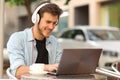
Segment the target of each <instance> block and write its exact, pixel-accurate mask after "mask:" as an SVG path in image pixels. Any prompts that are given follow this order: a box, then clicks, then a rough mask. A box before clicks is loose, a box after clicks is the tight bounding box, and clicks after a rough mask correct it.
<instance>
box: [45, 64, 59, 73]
mask: <svg viewBox="0 0 120 80" xmlns="http://www.w3.org/2000/svg"><path fill="white" fill-rule="evenodd" d="M58 66H59V64H58V63H56V64H47V65H45V67H44V70H45V71H48V72H52V71H56V70H57V69H58Z"/></svg>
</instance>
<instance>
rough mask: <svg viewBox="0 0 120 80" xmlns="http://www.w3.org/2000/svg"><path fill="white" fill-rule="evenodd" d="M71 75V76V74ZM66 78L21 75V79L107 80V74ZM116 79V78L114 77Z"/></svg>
mask: <svg viewBox="0 0 120 80" xmlns="http://www.w3.org/2000/svg"><path fill="white" fill-rule="evenodd" d="M71 77H73V76H71ZM71 77H70V78H68V77H65V76H64V77H62V78H60V77H56V76H53V75H48V74H46V75H31V74H26V75H23V76H22V77H21V80H66V79H67V80H78V79H79V80H108V79H107V76H105V75H101V74H92V76H91V78H88V77H87V78H85V77H84V78H83V77H82V78H78V77H77V78H71ZM116 80H117V79H116Z"/></svg>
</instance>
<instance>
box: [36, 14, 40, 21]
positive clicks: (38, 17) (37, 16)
mask: <svg viewBox="0 0 120 80" xmlns="http://www.w3.org/2000/svg"><path fill="white" fill-rule="evenodd" d="M39 20H40V16H39V14H36V23H38V22H39Z"/></svg>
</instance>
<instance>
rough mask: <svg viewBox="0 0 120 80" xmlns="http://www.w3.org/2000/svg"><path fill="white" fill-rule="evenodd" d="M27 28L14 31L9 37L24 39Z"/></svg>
mask: <svg viewBox="0 0 120 80" xmlns="http://www.w3.org/2000/svg"><path fill="white" fill-rule="evenodd" d="M28 30H29V29H25V30H23V31H18V32H14V33H12V34H11V36H10V39H14V40H21V39H24V38H25V37H27V34H28Z"/></svg>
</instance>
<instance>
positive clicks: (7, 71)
mask: <svg viewBox="0 0 120 80" xmlns="http://www.w3.org/2000/svg"><path fill="white" fill-rule="evenodd" d="M6 73H7V76H8V77H9V78H10V79H13V80H18V79H17V78H16V77H15V76H13V75H12V74H11V73H10V68H7V70H6Z"/></svg>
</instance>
